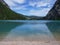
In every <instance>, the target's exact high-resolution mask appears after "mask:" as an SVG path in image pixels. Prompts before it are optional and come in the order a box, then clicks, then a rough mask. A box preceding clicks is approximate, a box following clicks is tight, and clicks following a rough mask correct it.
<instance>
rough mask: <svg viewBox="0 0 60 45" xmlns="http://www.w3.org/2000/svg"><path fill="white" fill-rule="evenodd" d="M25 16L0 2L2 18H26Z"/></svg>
mask: <svg viewBox="0 0 60 45" xmlns="http://www.w3.org/2000/svg"><path fill="white" fill-rule="evenodd" d="M25 19H26V18H25V16H24V15H22V14H18V13H15V12H13V11H12V10H10V9H9V8H8V7H7V6H5V5H4V4H2V3H1V2H0V20H25Z"/></svg>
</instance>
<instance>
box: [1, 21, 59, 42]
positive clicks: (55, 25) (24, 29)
mask: <svg viewBox="0 0 60 45" xmlns="http://www.w3.org/2000/svg"><path fill="white" fill-rule="evenodd" d="M4 40H5V41H13V40H26V41H53V40H57V41H60V21H45V20H43V21H41V20H38V21H36V20H31V21H28V20H25V21H24V20H16V21H14V20H12V21H11V20H8V21H0V41H4Z"/></svg>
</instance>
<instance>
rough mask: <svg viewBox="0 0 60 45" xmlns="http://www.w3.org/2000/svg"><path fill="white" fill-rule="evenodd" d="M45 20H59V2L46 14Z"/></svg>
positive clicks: (58, 0) (59, 0)
mask: <svg viewBox="0 0 60 45" xmlns="http://www.w3.org/2000/svg"><path fill="white" fill-rule="evenodd" d="M46 19H50V20H57V19H60V0H57V1H56V2H55V4H54V6H53V8H52V9H51V10H50V11H49V12H48V14H47V16H46Z"/></svg>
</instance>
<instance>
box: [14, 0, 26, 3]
mask: <svg viewBox="0 0 60 45" xmlns="http://www.w3.org/2000/svg"><path fill="white" fill-rule="evenodd" d="M13 1H14V2H17V3H20V4H22V3H24V2H25V0H13Z"/></svg>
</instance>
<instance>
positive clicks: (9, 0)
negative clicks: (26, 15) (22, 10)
mask: <svg viewBox="0 0 60 45" xmlns="http://www.w3.org/2000/svg"><path fill="white" fill-rule="evenodd" d="M4 1H5V2H6V3H7V4H8V5H9V6H10V7H11V6H15V5H16V4H15V3H13V2H12V0H4Z"/></svg>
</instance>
